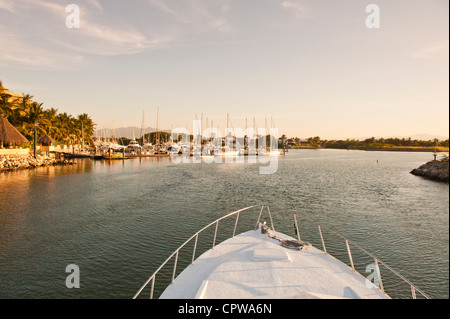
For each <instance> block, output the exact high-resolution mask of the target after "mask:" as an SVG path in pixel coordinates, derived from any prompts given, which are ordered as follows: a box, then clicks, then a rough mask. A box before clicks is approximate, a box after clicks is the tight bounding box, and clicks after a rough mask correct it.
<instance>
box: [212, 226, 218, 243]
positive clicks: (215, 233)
mask: <svg viewBox="0 0 450 319" xmlns="http://www.w3.org/2000/svg"><path fill="white" fill-rule="evenodd" d="M218 227H219V221H216V230H215V231H214V241H213V246H212V248H214V246H215V245H216V237H217V228H218Z"/></svg>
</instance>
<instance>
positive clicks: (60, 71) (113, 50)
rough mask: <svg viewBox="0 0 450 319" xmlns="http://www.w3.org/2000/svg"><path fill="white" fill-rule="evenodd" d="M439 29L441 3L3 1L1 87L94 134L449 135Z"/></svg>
mask: <svg viewBox="0 0 450 319" xmlns="http://www.w3.org/2000/svg"><path fill="white" fill-rule="evenodd" d="M70 4H75V5H77V6H78V8H79V21H80V24H79V28H68V27H67V25H66V22H67V20H68V17H69V18H70V19H69V21H72V22H73V21H75V20H72V17H73V15H72V14H73V13H74V12H73V11H68V12H66V9H67V6H68V5H70ZM369 4H376V5H377V6H378V8H379V27H378V28H368V26H367V23H366V22H367V19H368V17H369V16H370V17H372V15H373V12H372V11H369V12H366V7H367V6H368V5H369ZM370 21H374V20H370ZM448 30H449V2H448V1H447V0H420V1H417V0H396V1H391V0H370V1H362V0H352V1H349V0H340V1H332V0H327V1H324V0H314V1H313V0H286V1H283V0H279V1H276V0H140V1H138V0H127V1H123V0H122V1H120V0H104V1H101V0H69V1H64V0H60V1H44V0H0V80H1V81H2V83H3V85H4V86H5V87H7V88H9V89H10V90H12V91H14V92H15V93H28V94H31V95H33V96H34V100H35V101H38V102H42V103H44V105H43V106H44V107H45V108H50V107H54V108H57V109H58V111H59V112H67V113H69V114H72V115H78V114H81V113H88V114H89V115H90V116H91V117H92V119H93V120H94V122H95V123H96V124H97V128H117V127H127V126H137V127H141V123H142V120H143V118H144V124H145V126H152V127H156V122H157V120H158V127H159V128H165V129H171V128H178V127H183V128H185V127H187V128H188V130H192V121H193V120H194V119H195V117H196V116H197V118H199V119H200V118H201V115H202V114H203V118H204V120H206V118H208V121H209V123H210V122H211V121H213V125H214V126H215V127H218V128H219V129H221V130H223V129H224V128H225V126H226V119H227V114H229V116H230V119H231V121H232V124H233V127H241V128H245V119H247V121H248V123H249V125H250V123H253V118H255V121H256V123H257V127H259V128H261V127H264V126H265V119H268V123H269V124H270V123H271V119H272V121H273V123H274V126H275V127H277V128H278V131H279V134H280V135H281V134H285V135H287V136H288V137H299V138H307V137H311V136H320V137H321V138H323V139H345V138H366V137H371V136H376V137H389V136H411V135H415V134H424V133H426V134H431V135H438V136H445V137H448V135H449V91H448V90H449V89H448V87H449V83H448V82H449V73H448V72H449V71H448V70H449V65H448V61H449V42H448V38H449V34H448ZM158 109H159V116H158V118H157V112H158ZM143 115H145V116H143Z"/></svg>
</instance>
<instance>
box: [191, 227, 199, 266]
mask: <svg viewBox="0 0 450 319" xmlns="http://www.w3.org/2000/svg"><path fill="white" fill-rule="evenodd" d="M197 240H198V234H197V235H195V243H194V251H193V252H192V264H193V263H194V260H195V251H196V250H197Z"/></svg>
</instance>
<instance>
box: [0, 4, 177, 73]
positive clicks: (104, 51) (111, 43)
mask: <svg viewBox="0 0 450 319" xmlns="http://www.w3.org/2000/svg"><path fill="white" fill-rule="evenodd" d="M78 3H79V4H78V5H79V7H80V18H81V27H80V28H79V29H68V28H67V27H66V25H65V19H66V17H67V14H68V13H67V12H66V4H64V3H60V2H52V1H44V0H34V1H25V0H16V1H10V0H0V13H1V14H2V19H0V33H1V34H2V37H0V47H1V48H2V50H0V64H1V65H4V66H7V65H8V66H11V65H16V66H19V67H21V68H39V69H46V68H47V69H60V68H64V67H67V66H68V65H73V64H74V63H80V62H82V61H84V60H86V55H105V56H111V55H121V54H132V53H138V52H142V51H144V50H149V49H155V48H158V47H160V46H161V45H163V44H165V43H168V42H170V41H171V40H172V37H171V36H169V35H166V34H164V33H161V32H160V33H156V32H152V31H151V30H147V29H146V30H142V31H141V30H140V31H138V30H137V29H136V28H135V27H134V26H133V21H132V20H130V19H129V20H127V19H126V18H124V19H120V17H119V18H117V17H116V16H114V17H113V18H109V17H108V16H106V17H105V15H104V9H103V7H102V5H101V4H100V3H99V2H98V1H96V0H90V1H88V0H80V1H79V2H78ZM67 4H69V3H67ZM2 11H3V12H2ZM108 18H109V19H108ZM112 20H113V21H112ZM17 21H20V23H17ZM69 61H70V63H69Z"/></svg>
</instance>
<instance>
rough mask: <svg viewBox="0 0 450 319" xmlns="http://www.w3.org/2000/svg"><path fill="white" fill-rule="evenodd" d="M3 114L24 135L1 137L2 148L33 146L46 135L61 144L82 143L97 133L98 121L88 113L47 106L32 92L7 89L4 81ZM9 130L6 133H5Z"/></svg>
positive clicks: (1, 90)
mask: <svg viewBox="0 0 450 319" xmlns="http://www.w3.org/2000/svg"><path fill="white" fill-rule="evenodd" d="M0 117H2V118H4V119H6V120H7V121H8V122H9V124H11V125H12V126H13V127H14V128H15V129H16V130H17V131H18V132H19V133H20V134H22V136H23V137H25V139H26V140H27V141H25V140H24V139H23V138H21V139H14V140H8V139H7V137H4V138H3V139H2V138H1V137H2V136H0V149H1V148H4V147H9V148H11V147H21V148H32V147H33V144H35V143H36V142H37V141H36V140H37V139H39V137H40V136H41V135H43V134H47V135H48V136H50V137H51V138H53V139H54V140H55V141H56V143H57V144H68V145H74V144H80V142H81V141H82V140H84V141H85V142H90V141H91V140H92V137H93V136H94V129H95V123H94V121H93V120H92V119H91V117H90V116H89V115H88V114H86V113H83V114H80V115H78V116H73V115H70V114H68V113H66V112H63V113H58V109H57V108H53V107H52V108H49V109H45V108H44V107H43V103H40V102H36V101H33V96H32V95H30V94H25V93H24V94H16V93H13V92H11V91H9V90H8V89H6V88H5V87H4V86H3V85H2V83H1V81H0ZM5 133H6V132H5Z"/></svg>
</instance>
